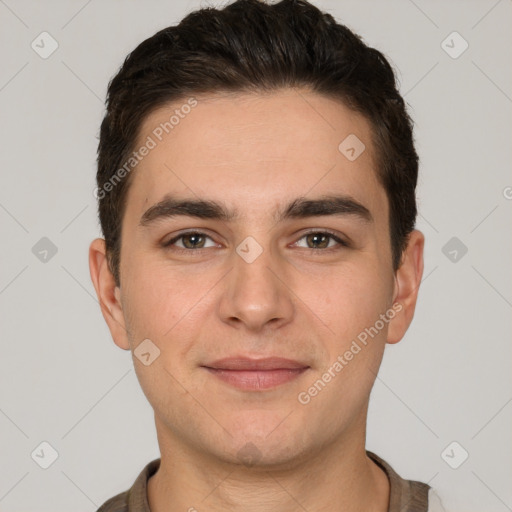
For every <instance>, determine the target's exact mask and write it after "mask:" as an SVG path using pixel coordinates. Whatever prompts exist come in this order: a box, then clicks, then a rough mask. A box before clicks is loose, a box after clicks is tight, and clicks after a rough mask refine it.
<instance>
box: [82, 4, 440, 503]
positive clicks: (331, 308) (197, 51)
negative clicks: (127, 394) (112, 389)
mask: <svg viewBox="0 0 512 512" xmlns="http://www.w3.org/2000/svg"><path fill="white" fill-rule="evenodd" d="M417 167H418V157H417V154H416V151H415V149H414V145H413V137H412V123H411V120H410V119H409V117H408V115H407V113H406V110H405V106H404V102H403V100H402V98H401V97H400V95H399V93H398V91H397V89H396V85H395V78H394V74H393V72H392V70H391V67H390V66H389V64H388V62H387V61H386V59H385V58H384V57H383V55H382V54H381V53H379V52H378V51H376V50H375V49H372V48H369V47H367V46H366V45H365V44H364V43H363V42H362V41H361V40H360V39H359V38H358V36H356V35H354V34H353V33H352V32H350V31H349V30H348V29H347V28H346V27H344V26H342V25H339V24H337V23H336V22H335V20H334V19H333V18H332V17H331V16H330V15H328V14H325V13H322V12H321V11H319V10H318V9H317V8H316V7H314V6H312V5H311V4H309V3H307V2H306V1H302V0H283V1H282V2H280V3H277V4H274V5H267V4H265V3H263V2H259V1H257V0H238V1H235V2H233V3H232V4H230V5H228V6H226V7H224V8H223V9H219V10H218V9H213V8H208V9H202V10H199V11H196V12H193V13H191V14H190V15H188V16H187V17H186V18H185V19H183V20H182V22H181V23H180V24H179V25H177V26H173V27H169V28H166V29H164V30H162V31H160V32H158V33H157V34H155V35H154V36H153V37H151V38H149V39H147V40H146V41H144V42H143V43H142V44H140V45H139V46H138V47H137V48H136V49H135V50H134V51H133V52H132V53H131V54H130V55H129V56H128V58H127V60H126V61H125V63H124V64H123V66H122V68H121V69H120V71H119V72H118V74H117V75H116V76H115V77H114V79H113V80H112V81H111V83H110V84H109V90H108V98H107V112H106V115H105V118H104V120H103V123H102V126H101V134H100V142H99V148H98V173H97V183H98V188H97V191H96V195H97V197H98V199H99V215H100V221H101V226H102V230H103V234H104V237H105V239H97V240H94V241H93V242H92V244H91V247H90V255H89V257H90V270H91V276H92V280H93V282H94V286H95V289H96V292H97V295H98V297H99V300H100V303H101V306H102V313H103V316H104V318H105V320H106V322H107V324H108V326H109V329H110V331H111V334H112V337H113V339H114V342H115V343H116V344H117V345H118V346H119V347H121V348H123V349H125V350H131V351H132V354H133V361H134V365H135V370H136V373H137V377H138V379H139V381H140V384H141V386H142V389H143V391H144V393H145V395H146V397H147V398H148V400H149V402H150V404H151V405H152V407H153V409H154V411H155V423H156V429H157V435H158V442H159V446H160V451H161V458H160V459H157V460H154V461H152V462H151V463H149V464H148V465H147V466H146V467H145V468H144V470H143V471H142V472H141V473H140V475H139V477H138V478H137V480H136V482H135V483H134V484H133V487H132V488H131V489H130V490H129V491H126V492H123V493H121V494H119V495H118V496H116V497H114V498H112V499H110V500H108V501H107V502H106V503H105V504H104V505H103V506H102V507H101V508H100V509H99V510H100V511H101V512H112V511H116V512H120V511H129V512H136V511H137V512H148V511H151V512H175V511H179V510H181V511H186V510H188V511H195V510H197V511H199V512H200V511H201V510H208V511H221V510H223V511H225V510H230V511H274V510H275V511H277V510H279V511H280V512H283V511H296V510H306V511H325V512H330V511H340V510H343V511H345V512H349V511H350V512H351V511H362V510H364V511H368V512H370V511H372V512H385V511H390V512H398V511H402V512H404V511H426V510H430V511H432V510H440V509H439V508H437V509H435V508H434V506H435V503H434V502H435V501H436V500H434V498H433V492H432V489H431V488H430V487H429V486H428V485H427V484H425V483H422V482H417V481H409V480H404V479H402V478H401V477H400V476H399V475H398V474H397V473H396V472H395V471H394V470H393V469H392V468H391V466H390V465H389V464H387V463H386V462H385V461H384V460H382V459H381V458H379V457H378V456H377V455H376V454H374V453H371V452H369V451H366V449H365V437H366V417H367V409H368V402H369V396H370V392H371V389H372V386H373V384H374V381H375V378H376V375H377V372H378V368H379V366H380V363H381V359H382V356H383V351H384V347H385V344H386V343H397V342H398V341H400V339H401V338H402V337H403V336H404V334H405V332H406V330H407V328H408V327H409V324H410V322H411V320H412V318H413V314H414V309H415V304H416V298H417V293H418V287H419V285H420V281H421V276H422V272H423V245H424V237H423V235H422V234H421V233H420V232H419V231H417V230H415V229H414V223H415V217H416V202H415V186H416V180H417Z"/></svg>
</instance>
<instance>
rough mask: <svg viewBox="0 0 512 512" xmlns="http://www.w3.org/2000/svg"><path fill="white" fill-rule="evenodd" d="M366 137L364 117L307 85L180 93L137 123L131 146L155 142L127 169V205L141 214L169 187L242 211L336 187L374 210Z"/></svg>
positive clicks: (372, 161)
mask: <svg viewBox="0 0 512 512" xmlns="http://www.w3.org/2000/svg"><path fill="white" fill-rule="evenodd" d="M190 105H193V106H190ZM371 136H372V133H371V128H370V125H369V123H368V122H367V120H366V119H365V118H364V117H363V116H361V115H360V114H358V113H355V112H353V111H352V110H350V109H349V108H347V107H346V106H345V105H343V104H342V103H341V102H339V101H336V100H333V99H329V98H326V97H324V96H321V95H318V94H316V93H311V92H308V91H305V90H298V89H285V90H282V91H279V92H273V93H271V94H253V93H251V94H248V93H244V94H240V93H239V94H224V95H221V94H216V95H213V96H212V95H210V96H196V97H195V99H194V100H193V101H191V100H190V99H189V98H184V99H183V100H181V101H177V102H173V103H172V104H169V105H166V106H164V107H162V108H159V109H157V110H155V111H154V112H152V113H151V114H150V115H148V116H147V117H146V119H145V120H144V122H143V123H142V125H141V127H140V131H139V136H138V140H137V144H136V147H135V150H138V149H139V148H141V147H143V146H144V145H146V146H148V147H149V146H151V149H150V150H149V151H147V152H145V153H146V154H145V156H144V157H143V158H140V161H139V162H138V164H137V166H136V167H135V169H134V171H133V173H134V175H133V176H132V181H131V185H130V190H129V192H128V194H129V196H130V200H129V205H133V206H134V207H135V208H136V209H137V210H138V212H139V213H141V210H142V208H144V207H147V206H148V204H153V203H155V202H157V201H159V200H160V199H161V198H162V197H163V196H164V195H165V194H167V193H169V192H173V193H178V194H180V193H182V194H184V195H186V196H188V197H191V196H201V197H207V198H209V199H224V200H226V201H227V200H228V198H229V199H230V202H232V203H237V204H238V205H240V206H241V208H242V210H244V208H245V210H247V211H248V210H249V209H261V208H265V207H266V205H267V204H268V205H270V204H276V202H280V200H281V199H282V200H283V201H284V200H286V199H293V198H295V197H297V196H307V195H311V194H313V195H319V194H325V193H331V192H333V191H339V192H341V193H344V194H348V195H351V196H353V197H356V198H359V199H361V200H362V199H363V198H365V202H366V204H368V206H369V208H372V207H375V208H378V207H379V204H378V203H379V201H382V199H383V196H384V191H383V189H382V187H381V186H380V183H379V182H378V180H377V177H376V158H375V155H374V149H373V143H372V140H371ZM347 150H348V152H347ZM359 153H360V155H359V156H358V154H359ZM354 155H355V156H356V157H357V158H354ZM255 197H257V198H259V201H255V200H254V198H255ZM380 206H382V205H380ZM384 206H385V205H384Z"/></svg>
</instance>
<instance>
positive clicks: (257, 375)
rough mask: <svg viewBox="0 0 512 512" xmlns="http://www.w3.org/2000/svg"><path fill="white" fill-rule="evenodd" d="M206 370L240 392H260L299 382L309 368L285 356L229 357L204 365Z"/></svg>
mask: <svg viewBox="0 0 512 512" xmlns="http://www.w3.org/2000/svg"><path fill="white" fill-rule="evenodd" d="M203 368H205V369H206V370H208V371H209V372H210V373H211V374H212V375H214V376H215V377H217V378H218V379H220V380H222V381H223V382H225V383H227V384H229V385H231V386H234V387H236V388H238V389H243V390H248V391H260V390H267V389H272V388H275V387H277V386H280V385H282V384H286V383H287V382H290V381H292V380H294V379H296V378H297V377H299V376H300V375H301V374H302V373H304V372H305V371H306V370H307V369H308V368H309V365H307V364H304V363H301V362H299V361H294V360H291V359H285V358H282V357H267V358H264V359H252V358H247V357H229V358H225V359H219V360H217V361H214V362H212V363H209V364H207V365H203Z"/></svg>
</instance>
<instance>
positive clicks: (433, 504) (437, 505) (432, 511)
mask: <svg viewBox="0 0 512 512" xmlns="http://www.w3.org/2000/svg"><path fill="white" fill-rule="evenodd" d="M427 512H446V509H445V508H444V507H443V504H442V502H441V498H440V497H439V495H438V494H437V493H436V491H434V489H432V488H430V489H429V491H428V510H427Z"/></svg>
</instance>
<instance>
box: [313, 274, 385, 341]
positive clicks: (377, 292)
mask: <svg viewBox="0 0 512 512" xmlns="http://www.w3.org/2000/svg"><path fill="white" fill-rule="evenodd" d="M324 283H325V284H324V286H323V287H322V293H317V301H316V304H321V307H322V308H323V310H322V312H321V313H319V316H320V315H322V316H323V318H325V323H326V324H327V325H329V327H330V328H331V330H332V331H334V336H335V337H336V338H337V339H338V343H339V342H340V341H342V340H344V341H348V342H350V340H352V339H353V337H355V336H357V335H358V334H359V332H361V331H362V330H364V329H365V328H367V327H370V326H372V325H373V324H374V323H375V322H376V321H377V320H378V319H379V315H380V314H382V313H384V312H385V311H386V310H387V309H388V308H389V297H390V295H391V288H390V287H391V282H390V280H389V279H387V280H386V279H383V278H382V272H381V271H380V270H379V268H378V267H376V266H375V267H374V266H371V265H368V266H364V267H363V266H356V265H350V266H346V267H344V268H342V269H336V270H334V269H333V271H332V272H331V273H330V274H329V277H328V279H326V280H325V281H324ZM314 303H315V302H313V304H314Z"/></svg>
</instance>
